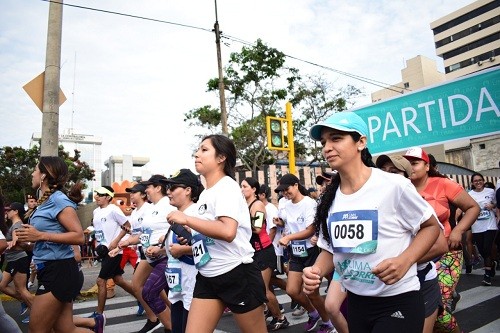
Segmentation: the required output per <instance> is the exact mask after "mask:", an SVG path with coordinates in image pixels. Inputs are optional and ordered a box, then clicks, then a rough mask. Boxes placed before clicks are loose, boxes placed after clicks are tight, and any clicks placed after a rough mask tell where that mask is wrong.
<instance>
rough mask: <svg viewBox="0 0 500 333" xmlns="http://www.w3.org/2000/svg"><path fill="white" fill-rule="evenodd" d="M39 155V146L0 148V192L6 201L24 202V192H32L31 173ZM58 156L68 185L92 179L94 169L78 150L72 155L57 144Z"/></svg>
mask: <svg viewBox="0 0 500 333" xmlns="http://www.w3.org/2000/svg"><path fill="white" fill-rule="evenodd" d="M39 156H40V148H39V147H38V146H34V147H33V148H31V149H24V148H22V147H9V146H5V147H2V148H0V194H2V195H3V196H4V197H5V201H6V202H14V201H18V202H24V201H25V198H26V194H29V193H33V189H32V187H31V173H32V172H33V170H34V169H35V166H36V164H37V162H38V158H39ZM59 157H61V158H63V159H64V160H65V161H66V164H67V165H68V169H69V180H68V184H67V185H68V187H69V186H71V185H72V184H73V183H75V182H76V181H83V182H85V181H86V180H92V179H93V178H94V176H95V171H94V170H92V169H90V167H89V165H88V164H87V163H86V162H83V161H80V152H79V151H78V150H75V153H74V156H70V154H69V153H68V152H65V151H64V148H63V146H59Z"/></svg>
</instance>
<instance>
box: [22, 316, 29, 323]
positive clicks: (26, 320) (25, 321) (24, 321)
mask: <svg viewBox="0 0 500 333" xmlns="http://www.w3.org/2000/svg"><path fill="white" fill-rule="evenodd" d="M21 323H23V324H29V323H30V316H28V317H26V318H24V319H23V320H21Z"/></svg>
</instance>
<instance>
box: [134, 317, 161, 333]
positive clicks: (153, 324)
mask: <svg viewBox="0 0 500 333" xmlns="http://www.w3.org/2000/svg"><path fill="white" fill-rule="evenodd" d="M160 326H161V323H160V320H159V319H158V318H156V321H151V320H149V319H148V320H147V321H146V324H145V325H144V327H143V328H141V330H140V331H139V332H137V333H151V332H153V331H154V330H155V329H157V328H158V327H160Z"/></svg>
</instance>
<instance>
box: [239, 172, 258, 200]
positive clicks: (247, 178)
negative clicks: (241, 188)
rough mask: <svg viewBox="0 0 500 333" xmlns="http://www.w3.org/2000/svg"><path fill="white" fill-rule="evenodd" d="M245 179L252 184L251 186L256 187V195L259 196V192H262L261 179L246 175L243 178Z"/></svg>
mask: <svg viewBox="0 0 500 333" xmlns="http://www.w3.org/2000/svg"><path fill="white" fill-rule="evenodd" d="M243 180H244V181H246V182H247V183H248V185H250V187H251V188H254V189H255V193H254V194H255V197H256V198H257V197H258V195H259V193H260V184H259V181H258V180H257V179H255V178H253V177H246V178H245V179H243Z"/></svg>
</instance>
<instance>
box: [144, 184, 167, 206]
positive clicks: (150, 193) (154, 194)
mask: <svg viewBox="0 0 500 333" xmlns="http://www.w3.org/2000/svg"><path fill="white" fill-rule="evenodd" d="M146 196H147V198H148V200H149V201H151V202H152V203H157V202H158V201H160V199H161V198H162V197H163V195H162V193H161V185H155V184H149V185H148V186H147V187H146Z"/></svg>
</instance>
